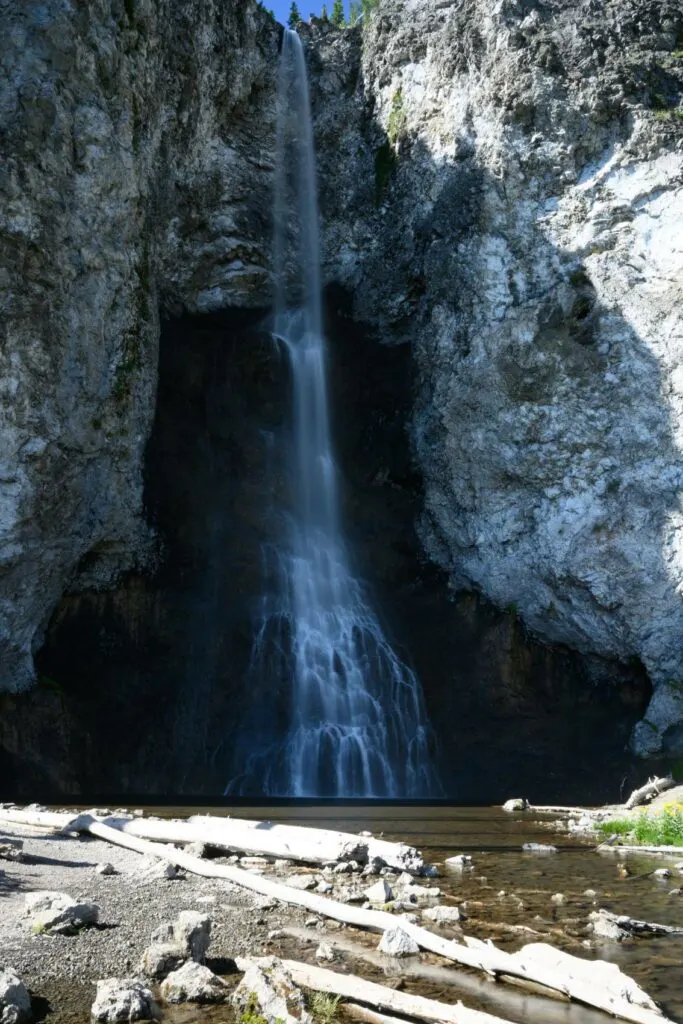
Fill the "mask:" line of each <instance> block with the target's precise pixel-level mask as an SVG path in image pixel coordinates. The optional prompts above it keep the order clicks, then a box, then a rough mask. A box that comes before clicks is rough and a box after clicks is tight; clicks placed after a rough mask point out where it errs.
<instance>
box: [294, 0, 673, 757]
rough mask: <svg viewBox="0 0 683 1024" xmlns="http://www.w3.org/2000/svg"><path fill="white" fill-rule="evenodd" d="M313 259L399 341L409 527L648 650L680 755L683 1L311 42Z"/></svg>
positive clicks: (639, 653)
mask: <svg viewBox="0 0 683 1024" xmlns="http://www.w3.org/2000/svg"><path fill="white" fill-rule="evenodd" d="M314 49H315V52H316V55H317V61H318V62H317V65H316V73H317V89H316V99H317V112H318V116H317V124H318V146H319V151H320V156H321V166H322V174H321V176H322V182H323V188H322V191H323V204H324V214H325V223H326V253H327V273H328V276H329V277H334V278H336V279H340V280H342V281H343V282H344V283H345V284H347V285H348V287H349V288H351V289H352V290H353V292H354V294H355V304H356V313H357V315H358V316H359V317H360V318H362V319H364V320H366V321H368V322H374V323H376V324H378V325H379V327H380V328H381V330H382V333H383V338H384V340H385V341H386V342H391V343H398V342H403V341H407V342H410V343H412V345H413V346H414V348H415V351H416V353H417V359H418V365H419V381H418V382H417V398H416V404H415V409H414V416H413V421H412V441H413V444H414V450H415V453H416V456H417V459H418V461H419V464H420V466H421V468H422V471H423V473H424V478H425V484H426V497H425V507H424V513H423V515H422V520H421V536H422V540H423V543H424V547H425V550H426V552H427V553H428V554H429V556H430V557H431V558H432V559H433V560H435V561H436V562H437V563H438V564H440V565H441V566H442V567H444V568H445V569H446V570H447V571H448V573H449V575H450V579H451V582H452V585H453V587H454V588H459V587H463V586H464V587H470V588H471V587H474V588H475V589H477V590H480V591H481V592H482V593H484V594H485V595H487V596H488V597H489V598H491V599H492V600H493V601H494V602H495V603H497V604H498V605H500V606H502V607H509V608H511V609H513V610H515V611H516V612H517V613H518V614H519V615H520V616H521V617H522V619H523V620H524V622H525V623H526V624H527V626H528V627H529V628H531V629H532V630H533V631H534V632H535V633H536V634H537V635H539V636H541V637H543V638H545V639H546V640H549V641H558V642H561V643H564V644H567V645H569V646H571V647H573V648H575V649H577V650H579V651H583V652H587V653H591V654H597V655H601V656H611V657H617V658H619V659H621V660H622V661H624V662H626V661H629V660H631V659H637V660H640V661H641V662H642V663H643V664H644V665H645V667H646V669H647V671H648V673H649V674H650V677H651V679H652V681H653V684H654V686H655V693H654V697H653V699H652V701H651V704H650V707H649V709H648V712H647V715H646V717H645V720H644V721H643V722H641V723H640V724H639V725H638V727H637V728H636V731H635V733H634V737H633V746H634V749H635V750H636V751H637V752H638V753H640V754H641V755H645V756H652V755H654V754H657V753H661V752H662V750H663V751H664V752H666V753H669V754H676V755H680V754H681V753H682V752H683V727H681V725H680V723H681V720H682V719H683V601H682V599H681V594H682V592H683V519H682V514H681V507H680V493H681V490H682V486H683V464H682V463H681V445H682V443H683V421H682V419H681V414H682V413H683V373H682V372H681V357H682V355H683V301H682V300H683V106H682V105H681V104H682V99H681V96H682V86H683V5H681V3H680V2H670V0H584V2H582V3H576V2H574V0H429V2H423V0H419V2H418V0H403V2H394V0H383V2H382V3H381V4H380V6H379V9H378V10H377V11H376V12H375V13H374V15H373V17H372V18H371V19H370V20H369V22H368V24H367V25H366V26H365V27H364V29H363V32H362V38H361V34H360V32H357V33H356V39H355V41H354V40H353V38H352V34H349V33H347V34H346V36H340V35H339V34H338V33H330V32H327V33H325V32H319V33H318V36H317V37H316V41H315V43H314Z"/></svg>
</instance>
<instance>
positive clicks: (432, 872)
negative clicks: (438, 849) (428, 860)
mask: <svg viewBox="0 0 683 1024" xmlns="http://www.w3.org/2000/svg"><path fill="white" fill-rule="evenodd" d="M440 874H441V872H440V871H439V869H438V868H437V867H436V865H435V864H425V866H424V867H423V868H422V870H421V871H420V875H421V876H422V878H439V876H440Z"/></svg>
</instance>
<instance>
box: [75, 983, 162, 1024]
mask: <svg viewBox="0 0 683 1024" xmlns="http://www.w3.org/2000/svg"><path fill="white" fill-rule="evenodd" d="M90 1013H91V1015H92V1016H93V1017H94V1018H95V1020H101V1021H133V1020H159V1018H160V1017H161V1012H160V1010H159V1007H158V1006H157V1004H156V1002H155V1000H154V996H153V995H152V993H151V991H150V990H149V989H148V988H147V986H146V985H145V983H144V982H143V981H140V980H139V979H138V978H105V979H104V980H102V981H98V982H97V995H96V996H95V1002H94V1003H93V1004H92V1007H91V1010H90Z"/></svg>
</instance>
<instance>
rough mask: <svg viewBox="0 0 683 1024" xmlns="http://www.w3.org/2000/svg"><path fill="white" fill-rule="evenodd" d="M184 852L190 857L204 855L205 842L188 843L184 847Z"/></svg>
mask: <svg viewBox="0 0 683 1024" xmlns="http://www.w3.org/2000/svg"><path fill="white" fill-rule="evenodd" d="M183 852H184V853H187V854H188V855H189V856H190V857H199V858H200V859H201V858H202V857H206V843H198V842H197V843H188V844H187V846H186V847H185V848H184V851H183Z"/></svg>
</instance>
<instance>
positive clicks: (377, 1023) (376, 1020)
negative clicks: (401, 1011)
mask: <svg viewBox="0 0 683 1024" xmlns="http://www.w3.org/2000/svg"><path fill="white" fill-rule="evenodd" d="M344 1013H345V1014H346V1016H347V1017H353V1019H354V1020H362V1021H365V1024H405V1021H404V1020H403V1018H402V1017H388V1016H387V1014H386V1013H378V1012H377V1010H371V1009H370V1007H368V1006H360V1005H359V1004H358V1003H344Z"/></svg>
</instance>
